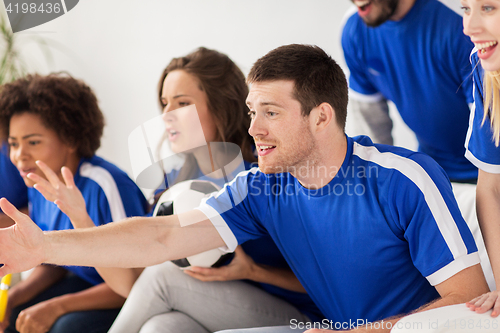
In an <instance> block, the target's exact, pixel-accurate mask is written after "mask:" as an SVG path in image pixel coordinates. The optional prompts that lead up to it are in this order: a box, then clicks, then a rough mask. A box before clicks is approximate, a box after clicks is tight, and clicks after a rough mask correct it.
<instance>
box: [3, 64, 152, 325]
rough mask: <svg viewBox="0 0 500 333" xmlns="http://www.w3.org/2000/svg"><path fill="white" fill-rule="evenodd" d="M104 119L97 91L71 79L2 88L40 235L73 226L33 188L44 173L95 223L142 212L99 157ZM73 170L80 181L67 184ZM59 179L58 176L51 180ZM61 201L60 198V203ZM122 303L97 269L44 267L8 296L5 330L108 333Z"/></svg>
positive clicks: (138, 196) (142, 203) (31, 78)
mask: <svg viewBox="0 0 500 333" xmlns="http://www.w3.org/2000/svg"><path fill="white" fill-rule="evenodd" d="M103 128H104V116H103V114H102V112H101V110H100V109H99V106H98V103H97V99H96V97H95V95H94V93H93V92H92V90H91V89H90V88H89V87H88V86H87V85H86V84H84V83H83V82H82V81H79V80H76V79H74V78H72V77H71V76H69V75H63V74H52V75H48V76H40V75H28V76H27V77H25V78H22V79H18V80H16V81H14V82H12V83H9V84H6V85H4V86H3V87H2V90H1V91H0V133H1V134H2V140H5V139H7V140H8V143H9V149H10V159H11V161H12V163H13V164H14V165H15V166H16V167H17V169H18V171H19V173H20V175H21V176H22V178H23V180H24V182H25V183H26V185H27V186H28V200H29V205H30V216H31V218H32V219H33V221H35V222H36V223H37V224H38V226H39V227H40V228H41V229H42V230H46V231H51V230H64V229H70V228H72V225H71V222H70V219H69V218H68V217H67V216H66V215H65V214H64V213H63V212H62V211H61V210H60V209H59V208H58V207H57V206H56V205H55V204H54V202H53V201H54V200H47V199H46V198H44V197H43V196H42V194H40V193H39V192H38V191H37V190H36V189H34V188H33V186H36V185H35V181H33V180H32V179H30V177H33V176H34V177H35V178H36V176H38V178H44V177H45V176H44V172H42V171H41V168H49V169H51V170H52V171H53V172H54V173H53V176H54V177H55V178H58V179H60V180H63V179H64V180H65V181H67V182H71V184H72V186H75V187H76V188H78V189H79V190H80V192H81V193H82V196H83V200H84V203H83V207H84V209H85V210H86V212H85V213H88V214H89V216H91V217H92V220H93V221H94V223H95V224H96V225H101V224H105V223H108V222H111V221H118V220H122V219H124V218H125V217H127V216H136V215H143V214H144V211H145V209H146V207H147V202H146V200H145V198H144V196H143V195H142V192H141V191H140V189H139V188H138V187H137V186H136V185H135V183H134V182H133V181H132V180H131V179H130V178H129V177H128V176H127V175H126V174H125V173H124V172H123V171H122V170H120V169H118V168H117V167H116V166H115V165H113V164H111V163H109V162H107V161H105V160H104V159H102V158H100V157H97V156H96V155H95V152H96V150H97V149H98V148H99V146H100V140H101V136H102V133H103ZM70 173H72V174H74V175H75V176H74V177H71V179H68V175H69V174H70ZM49 180H50V181H54V179H49ZM55 203H56V204H57V201H56V202H55ZM123 302H124V299H123V298H122V297H121V296H119V295H118V294H116V293H114V292H113V291H112V290H111V288H110V287H109V286H108V285H107V284H106V283H104V282H103V280H102V279H101V277H100V276H99V274H98V273H97V272H96V270H95V269H93V268H88V267H79V266H68V267H58V266H50V265H40V266H38V267H36V268H35V269H34V271H33V272H32V273H31V274H30V275H29V276H28V278H27V279H26V280H24V281H21V282H20V283H18V284H17V285H15V286H14V287H13V288H12V289H11V290H10V291H9V302H8V309H7V315H6V318H7V319H6V320H4V322H3V323H2V324H1V326H0V327H1V329H2V330H3V331H4V332H17V331H19V332H21V333H23V332H48V331H50V332H52V333H58V332H61V333H63V332H82V333H83V332H107V330H108V329H109V327H110V325H111V323H112V322H113V320H114V319H115V317H116V315H117V313H118V311H119V308H120V307H121V305H122V304H123Z"/></svg>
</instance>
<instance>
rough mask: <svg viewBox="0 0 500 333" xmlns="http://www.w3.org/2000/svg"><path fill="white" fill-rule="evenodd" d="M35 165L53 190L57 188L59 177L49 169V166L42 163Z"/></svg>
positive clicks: (59, 182)
mask: <svg viewBox="0 0 500 333" xmlns="http://www.w3.org/2000/svg"><path fill="white" fill-rule="evenodd" d="M36 165H38V167H39V168H40V170H42V172H43V173H44V175H45V177H47V180H48V181H49V182H50V184H52V186H54V187H55V188H59V186H60V184H61V181H60V180H59V177H58V176H57V174H56V173H55V172H54V171H53V170H52V169H51V168H49V166H48V165H47V164H45V163H43V162H42V161H36Z"/></svg>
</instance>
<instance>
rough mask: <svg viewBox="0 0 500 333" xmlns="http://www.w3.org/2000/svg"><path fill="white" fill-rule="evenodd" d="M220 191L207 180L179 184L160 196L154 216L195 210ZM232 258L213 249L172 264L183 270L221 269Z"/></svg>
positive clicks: (229, 254)
mask: <svg viewBox="0 0 500 333" xmlns="http://www.w3.org/2000/svg"><path fill="white" fill-rule="evenodd" d="M219 189H220V188H219V187H218V186H217V185H215V184H214V183H212V182H209V181H206V180H186V181H183V182H180V183H177V184H175V185H174V186H172V187H170V188H169V189H168V190H167V191H165V192H164V193H163V194H162V195H161V196H160V199H159V200H158V203H157V204H156V207H155V210H154V212H153V216H164V215H173V214H180V213H184V212H188V211H190V210H193V209H194V208H196V207H198V206H199V205H200V203H201V201H202V200H203V199H205V198H208V197H209V196H210V194H212V193H213V192H217V191H219ZM232 257H233V253H226V252H223V251H221V250H219V249H213V250H209V251H206V252H202V253H199V254H195V255H193V256H189V257H187V258H183V259H177V260H172V262H173V263H174V264H176V265H177V266H179V267H181V268H183V269H187V268H189V267H191V266H200V267H219V266H222V265H223V264H224V263H226V262H227V261H229V260H230V259H231V258H232Z"/></svg>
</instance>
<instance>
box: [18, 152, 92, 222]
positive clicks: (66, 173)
mask: <svg viewBox="0 0 500 333" xmlns="http://www.w3.org/2000/svg"><path fill="white" fill-rule="evenodd" d="M36 164H37V165H38V167H39V168H40V170H42V172H43V173H44V174H45V177H47V179H44V178H42V177H40V176H39V175H37V174H35V173H30V174H28V178H29V179H31V180H32V181H34V182H35V183H36V184H35V185H34V186H33V187H34V188H35V189H36V190H37V191H38V192H40V193H41V194H42V195H43V196H44V197H45V199H47V200H48V201H51V202H54V203H55V204H56V205H57V207H58V208H59V209H60V210H61V211H62V212H63V213H64V214H66V215H68V217H69V219H70V220H71V223H73V226H74V227H75V228H84V227H93V226H94V223H93V222H92V220H91V219H90V217H89V216H88V213H87V207H86V205H85V199H83V196H82V193H81V192H80V190H79V189H78V187H77V186H76V185H75V180H74V178H73V173H72V172H71V170H69V169H68V168H67V167H62V168H61V174H62V177H63V179H64V183H63V182H62V181H61V180H60V179H59V177H58V176H57V174H56V173H55V172H54V171H53V170H52V169H51V168H49V167H48V166H47V164H45V163H43V162H42V161H36Z"/></svg>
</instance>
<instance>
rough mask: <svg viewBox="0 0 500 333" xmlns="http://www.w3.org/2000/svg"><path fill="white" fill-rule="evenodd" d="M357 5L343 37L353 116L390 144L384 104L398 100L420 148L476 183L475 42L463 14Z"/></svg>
mask: <svg viewBox="0 0 500 333" xmlns="http://www.w3.org/2000/svg"><path fill="white" fill-rule="evenodd" d="M352 1H353V3H354V4H355V5H356V6H358V11H357V12H354V13H352V15H350V16H349V17H348V18H347V20H346V23H345V26H344V29H343V32H342V48H343V51H344V57H345V61H346V63H347V66H348V67H349V72H350V75H349V89H350V91H349V97H350V102H351V109H352V112H353V113H356V114H361V115H362V116H363V118H364V119H365V120H366V122H367V124H368V127H369V129H370V130H371V134H372V135H371V136H372V138H373V140H374V141H375V142H378V143H385V144H392V143H393V140H392V136H391V129H392V121H391V119H390V118H389V114H388V106H387V101H388V100H390V101H392V102H394V104H395V105H396V107H397V109H398V111H399V114H400V115H401V118H402V119H403V121H404V122H405V123H406V124H407V125H408V127H409V128H410V129H411V130H412V131H413V132H414V133H415V135H416V138H417V141H418V144H419V151H421V152H424V153H426V154H427V155H429V156H431V157H432V158H433V159H434V160H436V161H437V162H438V163H439V165H440V166H441V167H442V168H443V169H444V170H445V171H446V173H447V174H448V177H449V178H450V180H451V181H452V182H453V181H457V182H475V180H476V179H477V168H476V167H475V166H474V165H472V163H470V162H469V161H468V160H467V159H466V158H465V157H464V153H465V148H464V142H465V136H466V133H467V128H468V124H469V114H470V109H469V104H471V103H472V80H471V78H470V75H471V73H472V68H471V65H470V62H469V54H470V52H471V50H472V48H473V47H474V45H473V44H472V42H471V41H470V39H469V38H468V37H467V36H465V35H464V34H463V32H462V30H463V27H462V17H461V16H460V15H459V14H457V13H456V12H455V11H453V10H452V9H451V8H449V7H448V6H447V5H446V4H444V2H443V1H438V0H392V1H382V0H370V1H365V0H362V1H361V0H352ZM456 5H457V6H458V5H459V1H457V3H456Z"/></svg>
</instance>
